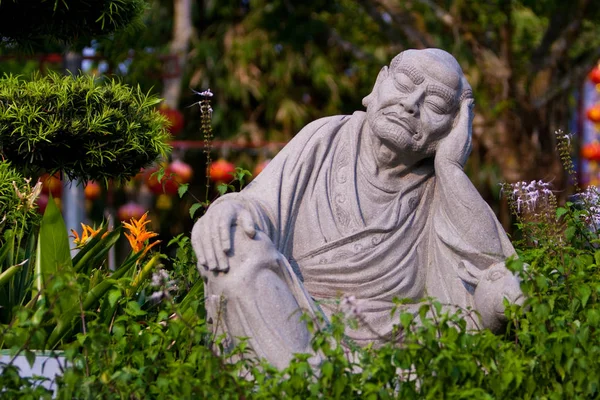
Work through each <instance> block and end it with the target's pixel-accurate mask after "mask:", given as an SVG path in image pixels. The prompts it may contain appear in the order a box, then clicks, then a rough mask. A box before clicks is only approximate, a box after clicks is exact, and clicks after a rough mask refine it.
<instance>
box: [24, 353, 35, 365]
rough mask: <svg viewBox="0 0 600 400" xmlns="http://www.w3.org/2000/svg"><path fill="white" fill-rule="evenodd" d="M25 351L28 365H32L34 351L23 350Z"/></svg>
mask: <svg viewBox="0 0 600 400" xmlns="http://www.w3.org/2000/svg"><path fill="white" fill-rule="evenodd" d="M24 353H25V358H26V359H27V362H28V363H29V366H30V367H33V364H34V363H35V353H34V352H33V351H31V350H24Z"/></svg>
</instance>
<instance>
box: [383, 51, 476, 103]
mask: <svg viewBox="0 0 600 400" xmlns="http://www.w3.org/2000/svg"><path fill="white" fill-rule="evenodd" d="M390 70H391V72H392V73H397V72H405V73H409V74H411V75H413V76H414V77H415V78H416V79H419V77H420V76H423V75H427V76H429V77H430V78H432V79H434V80H436V81H438V82H441V83H443V84H444V85H446V86H448V87H450V88H452V89H455V90H456V91H457V92H458V95H459V99H458V100H459V102H460V101H462V100H463V99H465V98H472V97H473V93H472V91H471V86H470V85H469V83H468V82H467V80H466V78H465V75H464V73H463V71H462V68H461V67H460V65H458V62H457V61H456V59H455V58H454V57H453V56H452V54H450V53H448V52H446V51H444V50H441V49H423V50H405V51H403V52H402V53H400V54H398V55H397V56H396V57H394V59H393V60H392V62H391V63H390Z"/></svg>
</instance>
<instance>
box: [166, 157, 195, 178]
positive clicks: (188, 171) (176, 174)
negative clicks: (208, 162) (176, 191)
mask: <svg viewBox="0 0 600 400" xmlns="http://www.w3.org/2000/svg"><path fill="white" fill-rule="evenodd" d="M167 175H170V176H172V178H173V179H175V181H177V183H179V184H182V183H188V182H189V181H190V180H191V179H192V176H193V175H194V170H193V169H192V167H190V165H189V164H186V163H184V162H183V161H181V160H175V161H173V162H172V163H171V164H169V166H168V167H167V169H166V171H165V176H167Z"/></svg>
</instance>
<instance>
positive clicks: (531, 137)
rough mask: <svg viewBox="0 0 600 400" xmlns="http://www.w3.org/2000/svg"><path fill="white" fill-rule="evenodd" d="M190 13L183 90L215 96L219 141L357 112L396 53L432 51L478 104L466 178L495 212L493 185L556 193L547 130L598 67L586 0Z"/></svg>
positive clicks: (279, 136) (250, 5) (597, 38)
mask: <svg viewBox="0 0 600 400" xmlns="http://www.w3.org/2000/svg"><path fill="white" fill-rule="evenodd" d="M196 11H197V14H196V15H195V17H194V18H195V19H194V21H195V26H196V28H197V36H196V38H195V40H194V46H193V48H192V50H191V52H190V59H189V60H190V61H189V62H190V64H191V65H190V67H192V68H193V69H194V70H193V71H191V75H190V85H191V86H192V87H194V88H206V87H208V86H210V87H211V88H212V89H213V91H214V92H215V93H216V104H215V107H214V108H215V118H214V121H215V126H216V127H217V129H216V132H217V133H221V134H223V135H226V136H236V137H238V138H239V139H240V140H246V141H254V142H260V141H261V140H262V139H265V138H266V139H269V140H287V139H289V138H290V137H291V136H292V135H293V134H295V133H296V132H297V131H298V130H299V129H300V128H301V127H302V126H303V125H305V124H306V123H308V122H309V121H311V120H313V119H315V118H317V117H321V116H324V115H331V114H338V113H349V112H352V111H354V110H359V109H362V106H361V105H360V101H361V99H362V97H363V96H365V95H366V94H368V93H369V91H370V90H371V87H372V85H373V83H374V79H375V77H376V75H377V72H378V70H379V68H380V67H381V66H382V65H384V64H385V63H387V62H388V61H389V60H390V59H391V58H392V57H393V56H394V55H395V54H397V53H398V52H399V51H402V50H404V49H406V48H424V47H439V48H443V49H445V50H447V51H449V52H451V53H452V54H454V55H455V56H456V57H457V59H458V60H459V62H460V63H461V65H462V66H463V69H464V71H465V73H466V74H467V75H468V77H469V80H470V82H471V84H472V85H473V89H474V91H475V94H476V99H477V103H478V107H477V108H476V112H477V116H476V120H475V129H474V151H473V155H472V157H471V161H470V163H469V165H468V167H467V168H468V170H469V173H470V175H471V176H472V178H473V180H474V182H475V183H476V185H477V186H478V188H479V189H480V191H481V192H482V194H483V195H484V197H486V198H487V199H488V200H491V201H492V202H494V201H495V202H497V198H498V190H499V187H498V185H497V183H498V182H499V181H502V180H507V181H510V182H514V181H517V180H523V179H534V178H545V179H550V180H553V181H554V183H555V186H557V187H558V188H559V189H562V188H563V187H564V183H565V182H564V178H563V173H562V170H561V168H560V162H559V160H558V157H557V155H556V152H555V149H554V147H555V138H554V131H555V130H556V129H558V128H563V129H565V130H566V129H567V127H568V126H569V124H568V122H569V118H570V111H571V110H572V109H573V108H574V104H573V97H572V95H573V92H574V90H575V89H577V88H578V87H579V85H580V83H581V82H582V81H583V79H584V76H585V74H586V73H587V71H589V69H590V68H591V66H592V65H593V64H594V63H596V62H597V60H598V58H599V57H600V24H598V22H600V10H599V9H598V7H595V5H594V2H592V1H586V0H580V1H576V2H575V3H566V2H562V1H558V0H544V1H539V0H538V1H532V0H487V1H483V2H480V1H472V0H470V1H469V0H467V1H464V0H406V1H399V0H358V1H350V0H335V1H320V0H315V1H311V2H304V3H301V4H300V3H297V2H291V1H289V0H270V1H268V0H254V1H247V0H241V1H240V0H229V1H219V2H216V1H209V0H205V1H197V2H196ZM192 102H193V100H192V99H191V98H190V99H189V100H185V101H184V103H187V104H191V103H192ZM193 112H197V111H196V110H194V111H193ZM194 119H197V118H194ZM494 199H495V200H494Z"/></svg>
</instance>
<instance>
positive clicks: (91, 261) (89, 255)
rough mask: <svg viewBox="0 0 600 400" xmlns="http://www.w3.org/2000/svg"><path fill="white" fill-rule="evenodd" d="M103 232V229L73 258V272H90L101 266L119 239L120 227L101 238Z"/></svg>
mask: <svg viewBox="0 0 600 400" xmlns="http://www.w3.org/2000/svg"><path fill="white" fill-rule="evenodd" d="M105 232H106V230H105V229H103V230H102V231H100V232H99V233H98V234H97V235H96V236H95V237H94V238H92V240H90V241H89V242H88V243H87V244H86V245H85V246H84V247H83V248H82V249H81V250H80V251H79V253H77V255H76V256H75V257H73V264H74V267H73V269H74V270H75V271H77V272H79V271H83V269H84V268H85V270H86V271H90V270H92V269H93V268H98V267H99V266H100V265H101V264H102V262H103V261H104V257H105V256H106V254H107V253H108V251H109V250H110V249H111V248H112V247H113V246H114V245H115V244H116V243H117V241H118V240H119V238H120V237H121V226H118V227H117V228H115V229H114V230H113V231H111V232H109V233H108V234H107V235H106V236H105V237H104V238H102V236H104V233H105Z"/></svg>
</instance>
